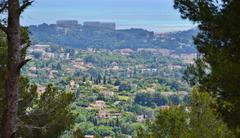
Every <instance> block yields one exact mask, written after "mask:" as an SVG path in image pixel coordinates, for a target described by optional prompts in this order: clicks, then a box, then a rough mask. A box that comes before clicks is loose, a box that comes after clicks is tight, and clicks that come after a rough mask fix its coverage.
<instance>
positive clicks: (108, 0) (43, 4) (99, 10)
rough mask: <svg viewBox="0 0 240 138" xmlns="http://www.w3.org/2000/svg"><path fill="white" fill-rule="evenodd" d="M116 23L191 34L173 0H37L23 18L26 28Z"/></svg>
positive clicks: (124, 26) (189, 25)
mask: <svg viewBox="0 0 240 138" xmlns="http://www.w3.org/2000/svg"><path fill="white" fill-rule="evenodd" d="M62 19H71V20H72V19H74V20H78V21H79V22H80V23H83V22H84V21H103V22H115V23H116V24H117V28H118V29H126V28H143V29H147V30H150V31H155V32H171V31H179V30H187V29H190V28H193V27H194V25H193V24H192V23H191V22H190V21H187V20H182V19H181V18H180V14H179V13H178V11H177V10H175V9H174V8H173V0H35V2H34V3H33V5H32V6H31V7H29V8H28V10H26V11H25V13H24V15H22V17H21V22H22V24H23V25H37V24H41V23H48V24H52V23H55V22H56V20H62Z"/></svg>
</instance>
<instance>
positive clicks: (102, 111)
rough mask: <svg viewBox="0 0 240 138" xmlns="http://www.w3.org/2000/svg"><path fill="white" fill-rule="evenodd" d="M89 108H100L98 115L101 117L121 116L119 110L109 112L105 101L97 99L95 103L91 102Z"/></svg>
mask: <svg viewBox="0 0 240 138" xmlns="http://www.w3.org/2000/svg"><path fill="white" fill-rule="evenodd" d="M88 109H96V110H98V113H97V116H98V117H99V118H105V119H110V118H119V117H120V116H121V113H119V112H109V111H107V109H106V103H105V101H101V100H97V101H95V102H94V103H92V104H90V105H89V107H88Z"/></svg>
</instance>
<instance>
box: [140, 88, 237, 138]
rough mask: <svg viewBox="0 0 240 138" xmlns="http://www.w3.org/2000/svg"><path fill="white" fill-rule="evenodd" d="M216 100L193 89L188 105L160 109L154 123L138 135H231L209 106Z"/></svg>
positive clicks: (209, 137)
mask: <svg viewBox="0 0 240 138" xmlns="http://www.w3.org/2000/svg"><path fill="white" fill-rule="evenodd" d="M214 102H215V100H214V99H213V98H212V97H211V96H210V95H209V94H208V93H206V92H199V91H198V90H193V92H192V95H191V104H190V106H189V107H184V106H182V107H171V108H170V109H169V110H160V112H159V114H158V115H157V117H156V119H155V120H154V122H152V123H151V122H147V127H146V128H140V129H139V130H138V137H139V138H142V137H144V138H227V137H231V138H234V137H235V135H234V133H233V132H232V131H231V130H230V129H229V128H228V127H227V125H226V124H225V123H224V122H223V121H222V119H221V118H220V116H219V115H218V114H217V112H216V110H215V109H214V108H212V104H214Z"/></svg>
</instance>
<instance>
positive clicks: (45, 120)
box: [17, 78, 76, 138]
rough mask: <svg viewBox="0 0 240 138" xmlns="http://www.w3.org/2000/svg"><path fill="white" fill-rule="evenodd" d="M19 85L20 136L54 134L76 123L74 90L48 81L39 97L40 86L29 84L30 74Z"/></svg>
mask: <svg viewBox="0 0 240 138" xmlns="http://www.w3.org/2000/svg"><path fill="white" fill-rule="evenodd" d="M20 86H21V87H20V99H21V102H19V112H18V118H19V119H18V130H17V136H18V137H33V138H42V137H51V138H55V137H59V136H61V134H62V133H63V132H64V131H65V130H66V129H68V128H70V127H71V125H73V124H74V121H75V117H76V115H75V114H73V113H72V111H71V108H70V105H71V103H72V102H73V101H74V99H75V97H74V94H73V93H67V92H63V91H60V90H58V89H57V88H56V87H54V86H53V85H48V86H47V88H46V90H45V92H44V93H43V94H42V95H40V97H38V95H37V87H36V86H35V85H30V83H29V81H28V79H27V78H21V85H20ZM60 122H61V123H60Z"/></svg>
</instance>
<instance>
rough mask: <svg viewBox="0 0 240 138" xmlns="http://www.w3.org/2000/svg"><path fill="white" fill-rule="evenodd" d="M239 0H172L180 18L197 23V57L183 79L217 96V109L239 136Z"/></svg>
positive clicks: (195, 40) (195, 39)
mask: <svg viewBox="0 0 240 138" xmlns="http://www.w3.org/2000/svg"><path fill="white" fill-rule="evenodd" d="M239 7H240V1H239V0H216V1H213V0H191V1H190V0H189V1H188V0H175V8H176V9H178V10H179V11H180V13H181V16H182V18H183V19H189V20H190V21H193V22H194V23H197V24H198V28H199V33H198V35H197V36H196V37H195V38H194V42H195V44H196V46H197V49H198V52H199V53H200V56H199V57H198V59H197V60H196V63H195V65H192V66H191V67H189V70H188V72H187V73H186V77H185V78H186V80H187V81H188V82H189V83H190V84H191V85H193V86H196V87H198V88H199V89H201V91H207V92H208V93H210V94H211V95H212V96H213V97H215V98H217V104H216V106H217V107H218V108H217V109H218V112H221V115H222V117H223V118H224V120H225V121H226V122H227V123H228V125H229V126H230V127H232V128H235V129H236V131H237V133H238V134H239V136H240V108H239V107H240V91H239V82H240V37H239V36H240V26H239V24H240V14H239V13H240V8H239Z"/></svg>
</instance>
